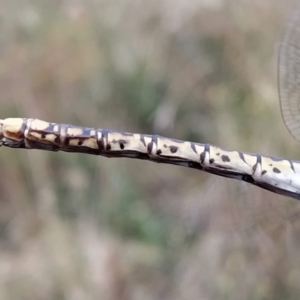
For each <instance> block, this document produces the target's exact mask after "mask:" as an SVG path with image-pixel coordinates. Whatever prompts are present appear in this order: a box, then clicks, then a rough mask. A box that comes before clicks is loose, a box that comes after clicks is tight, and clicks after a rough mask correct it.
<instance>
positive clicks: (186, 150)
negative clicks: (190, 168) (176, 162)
mask: <svg viewBox="0 0 300 300" xmlns="http://www.w3.org/2000/svg"><path fill="white" fill-rule="evenodd" d="M193 145H195V150H196V152H195V151H194V150H193V148H192V143H191V142H185V141H176V140H172V139H168V138H163V137H160V138H158V140H157V149H156V150H157V151H158V150H161V154H159V155H157V156H158V157H161V156H163V157H170V158H177V159H178V158H179V159H182V160H189V161H195V162H200V154H201V153H202V152H203V151H204V145H203V146H201V145H200V144H195V143H194V144H193Z"/></svg>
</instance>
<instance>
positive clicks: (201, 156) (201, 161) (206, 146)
mask: <svg viewBox="0 0 300 300" xmlns="http://www.w3.org/2000/svg"><path fill="white" fill-rule="evenodd" d="M206 152H207V153H209V152H210V145H209V144H205V145H204V151H203V152H201V153H200V163H202V164H203V163H204V159H205V153H206Z"/></svg>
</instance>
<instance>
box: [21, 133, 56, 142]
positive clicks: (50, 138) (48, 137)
mask: <svg viewBox="0 0 300 300" xmlns="http://www.w3.org/2000/svg"><path fill="white" fill-rule="evenodd" d="M56 137H57V135H56V134H54V133H47V134H45V138H43V137H42V135H41V134H40V133H38V132H34V131H30V132H29V134H28V135H27V137H26V139H27V140H30V141H38V142H41V143H48V144H56V142H55V139H56Z"/></svg>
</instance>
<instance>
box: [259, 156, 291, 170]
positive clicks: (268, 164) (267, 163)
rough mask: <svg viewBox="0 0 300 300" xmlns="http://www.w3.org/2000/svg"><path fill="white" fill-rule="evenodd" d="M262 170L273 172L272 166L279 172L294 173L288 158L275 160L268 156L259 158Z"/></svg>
mask: <svg viewBox="0 0 300 300" xmlns="http://www.w3.org/2000/svg"><path fill="white" fill-rule="evenodd" d="M261 167H262V171H264V170H266V171H268V172H274V168H276V169H278V170H279V171H280V172H281V173H286V172H292V173H294V171H293V169H292V167H291V164H290V162H289V161H288V160H285V159H283V160H280V161H275V160H273V159H272V158H270V157H267V156H262V158H261Z"/></svg>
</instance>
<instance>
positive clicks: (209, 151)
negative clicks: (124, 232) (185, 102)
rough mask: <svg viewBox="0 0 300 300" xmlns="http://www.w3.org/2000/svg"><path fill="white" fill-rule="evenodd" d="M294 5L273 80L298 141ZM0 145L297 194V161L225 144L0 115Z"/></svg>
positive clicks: (299, 67)
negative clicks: (168, 167) (148, 165)
mask: <svg viewBox="0 0 300 300" xmlns="http://www.w3.org/2000/svg"><path fill="white" fill-rule="evenodd" d="M299 14H300V10H299V9H298V10H296V11H295V12H294V14H293V15H292V16H291V19H290V21H289V22H288V24H287V28H286V32H285V34H284V38H283V40H282V43H281V47H280V51H279V64H278V65H279V68H278V85H279V99H280V105H281V112H282V117H283V120H284V122H285V125H286V127H287V128H288V130H289V132H290V133H291V135H292V136H293V137H294V138H295V139H297V140H298V141H300V107H299V106H300V99H299V98H300V26H299V24H298V22H297V20H299V18H300V16H299ZM0 146H6V147H10V148H22V149H40V150H48V151H65V152H77V153H85V154H93V155H101V156H105V157H109V158H117V157H126V158H133V159H140V160H149V161H153V162H156V163H166V164H173V165H178V166H185V167H188V168H193V169H198V170H201V171H204V172H208V173H211V174H215V175H218V176H223V177H227V178H233V179H238V180H242V181H245V182H247V183H250V184H252V185H255V186H258V187H260V188H263V189H266V190H269V191H271V192H274V193H277V194H281V195H285V196H288V197H291V198H294V199H298V200H300V161H296V160H290V159H283V158H277V157H273V156H266V155H261V154H256V153H246V152H241V151H235V150H226V149H223V148H221V147H216V146H213V145H210V144H201V143H195V142H191V141H182V140H177V139H174V138H167V137H163V136H159V135H149V134H139V133H129V132H122V131H113V130H110V129H97V128H87V127H80V126H75V125H70V124H58V123H51V122H46V121H42V120H39V119H30V118H28V119H27V118H6V119H1V120H0Z"/></svg>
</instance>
